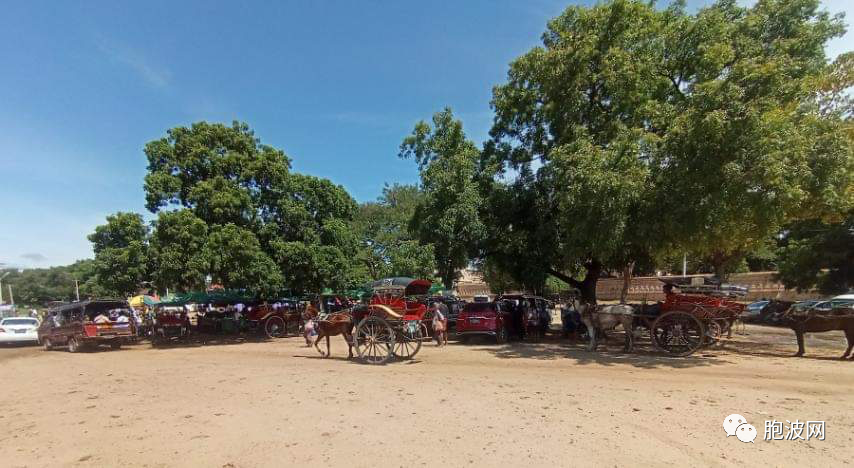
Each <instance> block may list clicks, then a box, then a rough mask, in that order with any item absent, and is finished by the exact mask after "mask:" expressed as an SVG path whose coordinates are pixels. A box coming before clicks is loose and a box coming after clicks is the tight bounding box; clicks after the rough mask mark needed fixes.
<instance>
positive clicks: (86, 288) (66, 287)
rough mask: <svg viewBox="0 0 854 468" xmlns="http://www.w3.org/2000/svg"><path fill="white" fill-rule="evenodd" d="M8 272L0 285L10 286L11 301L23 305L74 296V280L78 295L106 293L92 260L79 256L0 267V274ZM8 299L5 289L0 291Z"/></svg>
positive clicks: (38, 303)
mask: <svg viewBox="0 0 854 468" xmlns="http://www.w3.org/2000/svg"><path fill="white" fill-rule="evenodd" d="M6 272H9V275H8V276H6V278H4V279H3V288H6V287H7V285H11V286H12V291H13V293H14V295H15V303H16V304H20V305H23V306H32V307H42V306H45V305H46V304H48V303H49V302H53V301H72V300H75V299H76V294H75V291H74V280H77V281H78V284H79V288H80V298H81V299H85V298H87V297H103V296H105V295H108V294H109V291H104V290H103V289H102V288H101V287H100V286H99V285H98V281H97V278H96V275H95V260H91V259H90V260H79V261H77V262H75V263H73V264H71V265H65V266H58V267H51V268H33V269H27V270H23V271H21V272H18V270H2V271H0V275H2V274H3V273H6ZM3 298H4V300H6V301H8V300H9V297H8V291H7V290H4V291H3Z"/></svg>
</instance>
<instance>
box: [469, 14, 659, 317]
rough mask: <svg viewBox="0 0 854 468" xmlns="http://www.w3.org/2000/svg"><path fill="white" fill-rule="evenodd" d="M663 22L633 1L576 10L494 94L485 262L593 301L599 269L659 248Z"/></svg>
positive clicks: (557, 22) (551, 27) (486, 166)
mask: <svg viewBox="0 0 854 468" xmlns="http://www.w3.org/2000/svg"><path fill="white" fill-rule="evenodd" d="M662 15H663V14H662V13H661V12H658V11H657V10H655V9H654V8H653V7H651V6H649V5H648V4H646V3H641V2H633V1H614V2H607V3H604V4H601V5H597V6H596V7H592V8H586V7H570V8H568V9H567V10H566V11H565V12H564V13H563V14H562V15H561V16H559V17H557V18H555V19H553V20H551V21H550V22H549V24H548V29H547V31H546V33H544V34H543V47H536V48H534V49H532V50H531V51H530V52H528V53H526V54H525V55H523V56H521V57H519V58H518V59H516V60H515V61H514V62H512V63H511V65H510V70H509V72H508V81H507V83H506V84H503V85H500V86H497V87H495V89H494V91H493V101H492V105H493V107H494V109H495V121H494V124H493V128H492V130H491V136H492V140H491V141H489V142H488V143H487V144H486V146H485V151H484V159H483V164H482V167H483V170H484V177H485V179H486V180H488V181H489V182H490V183H487V184H486V185H485V189H486V192H487V193H489V194H490V198H491V201H490V203H488V204H487V206H488V211H489V212H490V214H489V215H488V216H489V219H490V220H491V222H490V224H491V229H490V232H491V233H493V234H494V236H493V238H492V239H491V240H490V242H489V244H490V246H489V247H488V248H487V249H486V254H487V255H490V254H491V255H493V256H496V260H497V261H498V265H499V267H500V268H502V269H505V270H507V271H508V272H509V273H510V274H511V275H513V276H515V277H516V278H517V279H519V280H522V279H523V278H529V279H528V280H527V281H523V282H524V283H530V282H533V283H534V284H526V285H527V286H528V287H533V288H534V289H541V288H542V287H544V285H545V282H546V276H547V275H549V274H550V275H554V276H556V277H558V278H561V279H563V280H564V281H566V282H567V283H569V284H570V285H572V286H573V287H576V288H578V289H580V291H581V293H582V295H583V296H584V297H585V298H586V299H588V300H594V299H595V294H596V282H597V281H598V278H599V276H600V275H601V273H602V271H603V269H606V268H619V269H623V268H625V267H626V266H628V265H631V264H632V262H635V261H637V260H639V259H641V258H643V259H645V258H648V257H650V256H651V255H653V253H654V252H655V250H656V248H657V247H658V245H656V242H654V241H655V238H654V237H653V236H651V235H650V232H651V231H652V230H653V228H652V226H651V224H652V222H653V221H654V217H653V216H652V215H651V213H650V211H651V208H650V203H649V201H650V199H651V198H652V193H651V191H652V189H653V187H651V185H650V183H649V179H650V168H649V164H648V159H649V155H650V153H651V152H652V151H653V148H654V146H655V144H656V142H657V136H656V135H655V133H654V131H653V129H651V128H649V127H648V119H649V107H650V104H651V103H654V102H656V100H658V99H661V98H663V96H666V94H667V92H666V89H667V87H668V86H672V85H671V84H670V80H669V79H667V78H666V77H664V76H661V74H660V73H659V72H660V70H659V67H660V64H661V55H662V47H663V37H662V22H663V19H662ZM508 168H509V169H512V171H511V172H510V173H508V172H507V169H508ZM514 173H515V174H514ZM511 174H514V175H513V176H512V180H511V181H510V182H507V179H508V178H509V177H508V175H511Z"/></svg>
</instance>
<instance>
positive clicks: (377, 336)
mask: <svg viewBox="0 0 854 468" xmlns="http://www.w3.org/2000/svg"><path fill="white" fill-rule="evenodd" d="M394 344H395V340H394V330H392V329H391V325H389V323H388V322H386V321H385V320H383V319H381V318H379V317H374V316H368V317H365V318H364V319H362V321H361V322H359V325H358V326H357V327H356V331H355V333H353V346H354V347H355V348H356V353H357V354H358V355H359V359H361V360H362V361H364V362H365V363H367V364H385V363H386V362H387V361H388V360H389V359H390V358H391V356H392V354H393V348H394Z"/></svg>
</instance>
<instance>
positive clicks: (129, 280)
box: [89, 212, 149, 296]
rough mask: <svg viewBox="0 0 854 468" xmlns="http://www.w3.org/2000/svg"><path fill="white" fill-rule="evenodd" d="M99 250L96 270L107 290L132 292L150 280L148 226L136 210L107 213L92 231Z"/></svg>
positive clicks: (101, 284)
mask: <svg viewBox="0 0 854 468" xmlns="http://www.w3.org/2000/svg"><path fill="white" fill-rule="evenodd" d="M89 241H90V242H92V250H93V251H94V252H95V263H94V267H95V274H96V277H97V281H98V284H99V285H100V286H101V287H102V288H104V290H105V291H107V292H109V293H111V294H114V295H118V296H129V295H132V294H134V293H136V292H137V290H139V288H140V287H142V286H143V283H144V282H146V281H148V280H149V270H148V260H149V259H148V226H146V224H145V222H143V220H142V216H140V215H139V214H136V213H122V212H119V213H116V214H114V215H110V216H107V223H106V224H103V225H100V226H98V227H96V228H95V232H94V233H92V234H90V235H89Z"/></svg>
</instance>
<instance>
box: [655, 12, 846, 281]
mask: <svg viewBox="0 0 854 468" xmlns="http://www.w3.org/2000/svg"><path fill="white" fill-rule="evenodd" d="M818 6H819V4H818V1H816V0H791V1H776V0H769V1H764V2H759V3H757V4H756V6H755V7H753V8H741V7H739V6H737V5H736V4H734V3H733V2H718V3H716V4H715V5H714V6H712V7H710V8H707V9H703V10H701V11H700V12H699V13H698V14H697V15H696V17H691V16H687V15H685V14H684V12H682V11H678V10H674V11H673V18H672V19H670V20H669V21H668V23H667V28H668V30H669V31H674V34H676V35H677V37H680V38H682V40H681V41H680V42H681V43H682V44H685V45H684V46H682V47H681V49H682V50H685V52H687V53H688V54H689V55H688V56H687V57H689V58H691V60H688V61H673V62H670V63H666V65H665V68H664V70H663V71H664V73H665V74H666V75H667V76H669V77H670V78H672V79H673V80H674V81H675V84H674V86H673V88H672V90H671V92H670V93H669V99H668V100H666V101H664V102H658V103H656V106H655V109H656V115H655V116H654V119H655V120H654V122H655V123H654V125H656V126H657V127H660V130H658V132H657V133H659V134H660V136H661V142H660V146H659V147H658V148H657V151H656V152H655V155H654V158H653V168H654V179H655V182H656V184H657V185H658V186H659V187H660V190H659V197H658V200H657V203H656V205H657V206H660V207H661V208H663V209H664V212H666V213H667V214H668V216H667V217H666V219H667V221H668V222H667V223H666V224H665V225H664V226H663V227H664V229H663V230H662V233H663V234H664V235H665V236H667V237H668V239H669V240H670V242H672V243H673V244H674V245H678V246H680V247H682V248H684V249H686V250H689V251H691V252H694V254H695V255H700V256H703V257H706V258H709V259H710V262H711V263H712V265H713V266H714V268H715V272H716V273H717V274H718V275H719V276H725V275H726V273H727V272H728V270H729V269H731V268H727V265H737V264H739V263H740V260H741V259H742V258H743V257H744V256H745V255H746V254H747V253H748V252H750V251H751V250H753V249H755V248H756V247H757V246H758V245H760V244H761V243H763V242H765V240H766V239H767V238H769V237H770V236H771V235H772V234H774V233H776V232H778V231H779V230H780V229H781V226H782V225H783V223H784V222H785V221H786V220H788V219H792V218H798V217H816V216H822V215H824V214H829V213H832V212H834V211H837V210H839V209H840V208H844V206H840V205H844V204H845V203H849V202H850V200H848V201H847V202H846V201H843V200H842V199H841V198H843V197H844V193H845V191H846V185H847V186H849V187H850V183H851V172H850V167H851V166H850V162H848V163H847V164H846V161H850V159H851V145H850V141H846V139H845V138H842V137H840V135H841V134H840V133H839V132H838V129H839V126H840V125H841V121H840V120H839V119H838V117H837V116H833V115H830V114H824V115H823V114H821V113H819V112H817V106H816V105H815V98H816V96H817V94H818V91H819V89H818V83H821V82H822V80H823V79H824V77H825V74H826V73H827V71H828V70H829V67H828V65H827V61H826V58H825V56H824V44H825V43H826V42H827V41H828V40H830V39H831V38H833V37H836V36H838V35H840V34H841V33H842V32H843V30H844V29H843V25H842V23H841V20H840V19H839V18H832V17H830V16H829V15H827V14H826V13H822V12H819V10H818ZM846 165H847V166H848V167H847V168H846ZM679 195H682V197H680V196H679ZM686 197H687V200H686ZM686 201H687V202H686Z"/></svg>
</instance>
